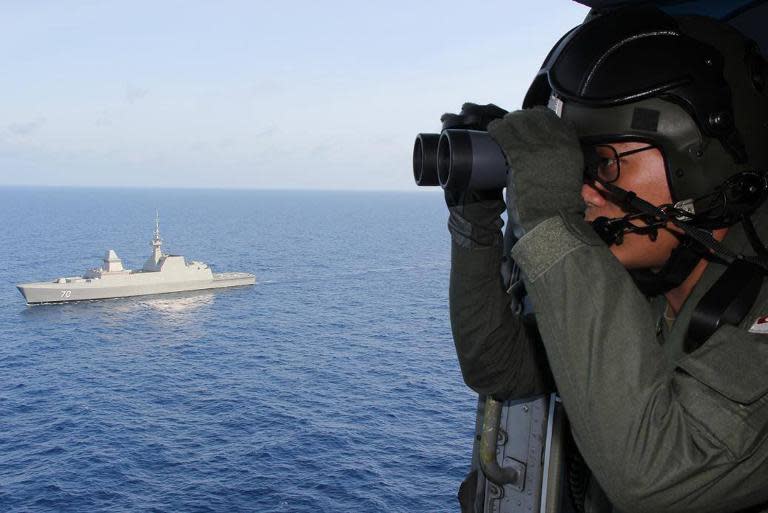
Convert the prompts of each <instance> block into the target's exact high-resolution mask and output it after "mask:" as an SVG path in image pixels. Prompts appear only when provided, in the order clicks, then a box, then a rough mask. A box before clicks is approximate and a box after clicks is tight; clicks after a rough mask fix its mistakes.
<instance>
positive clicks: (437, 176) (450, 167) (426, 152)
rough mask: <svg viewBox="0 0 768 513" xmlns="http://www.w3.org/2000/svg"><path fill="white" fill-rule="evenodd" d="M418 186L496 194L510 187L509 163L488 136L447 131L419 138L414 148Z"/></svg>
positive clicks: (479, 131)
mask: <svg viewBox="0 0 768 513" xmlns="http://www.w3.org/2000/svg"><path fill="white" fill-rule="evenodd" d="M413 178H414V180H415V181H416V185H420V186H433V185H440V186H441V187H442V188H443V189H451V190H467V189H473V190H497V189H503V188H504V187H506V186H507V160H506V158H505V157H504V153H503V152H502V150H501V148H500V147H499V145H498V144H497V143H496V141H494V140H493V138H492V137H491V136H490V135H488V132H484V131H481V130H462V129H447V130H443V132H442V133H440V134H418V135H417V136H416V142H415V143H414V145H413Z"/></svg>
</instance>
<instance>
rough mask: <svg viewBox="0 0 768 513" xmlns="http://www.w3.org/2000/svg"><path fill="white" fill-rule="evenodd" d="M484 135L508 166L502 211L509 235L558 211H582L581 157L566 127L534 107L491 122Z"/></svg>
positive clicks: (571, 131) (576, 140) (575, 139)
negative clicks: (505, 211) (509, 227)
mask: <svg viewBox="0 0 768 513" xmlns="http://www.w3.org/2000/svg"><path fill="white" fill-rule="evenodd" d="M488 133H489V134H490V135H491V137H493V139H494V140H495V141H496V142H497V143H498V144H499V146H501V149H502V150H503V151H504V154H505V155H506V157H507V164H509V169H510V172H509V174H508V177H507V180H508V181H507V209H508V211H509V222H510V223H512V224H513V225H514V227H515V235H517V236H518V237H521V236H522V235H524V234H525V233H527V232H529V231H530V230H532V229H533V228H534V227H535V226H536V225H538V224H539V223H541V222H542V221H544V220H545V219H548V218H550V217H555V216H557V215H558V213H559V212H566V213H577V214H578V213H580V214H582V215H583V213H584V210H585V204H584V200H583V199H582V198H581V186H582V183H583V174H584V155H583V154H582V151H581V145H580V144H579V138H578V136H577V135H576V131H575V130H574V128H573V127H572V126H571V125H569V124H568V123H566V122H565V121H563V120H561V119H560V118H559V117H558V116H557V115H556V114H555V113H554V112H552V111H551V110H549V109H547V108H544V107H535V108H533V109H526V110H518V111H515V112H512V113H510V114H507V115H506V116H504V119H500V120H496V121H492V122H491V123H490V124H489V125H488Z"/></svg>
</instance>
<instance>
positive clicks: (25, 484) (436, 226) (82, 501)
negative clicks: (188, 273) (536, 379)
mask: <svg viewBox="0 0 768 513" xmlns="http://www.w3.org/2000/svg"><path fill="white" fill-rule="evenodd" d="M155 209H158V210H159V212H160V222H161V233H162V235H163V237H164V239H165V241H166V244H165V249H166V250H168V251H169V252H172V253H176V254H182V255H185V256H186V257H187V258H188V259H195V260H203V261H205V262H209V263H211V264H212V266H213V268H214V270H219V271H225V270H229V271H250V272H253V273H255V274H256V275H257V284H256V285H255V286H254V287H247V288H238V289H230V290H221V291H216V292H200V293H186V294H172V295H164V296H155V297H141V298H132V299H119V300H106V301H94V302H84V303H72V304H62V305H43V306H34V307H27V306H25V305H24V301H23V299H22V297H21V295H20V294H19V293H18V291H17V290H16V288H15V286H14V285H15V284H16V283H20V282H26V281H41V280H47V279H54V278H57V277H59V276H73V275H79V274H81V273H82V271H84V270H85V269H87V268H90V267H94V266H97V265H98V264H99V263H100V259H101V258H102V256H103V254H104V251H106V250H107V249H110V248H111V249H115V250H116V251H117V253H118V255H119V256H120V257H122V258H123V261H124V264H125V265H126V266H127V267H130V268H138V267H140V266H141V265H142V264H143V261H144V259H146V257H147V256H148V255H149V252H150V247H149V245H148V242H149V240H150V238H151V235H152V230H153V228H154V226H153V223H154V215H155ZM0 219H2V220H3V229H2V231H0V511H3V512H48V511H50V512H53V511H55V512H100V511H109V512H112V511H152V512H166V511H167V512H187V511H189V512H209V511H210V512H236V511H253V512H313V513H314V512H360V511H366V512H387V513H391V512H444V511H458V504H457V502H456V499H455V495H456V491H457V488H458V484H459V482H460V480H461V479H462V478H463V476H464V474H465V473H466V471H467V469H468V465H469V462H470V457H471V446H472V428H473V423H474V408H475V396H474V394H473V393H472V392H471V391H470V390H469V389H467V388H466V387H465V386H464V385H463V383H462V380H461V375H460V372H459V369H458V364H457V361H456V356H455V354H454V348H453V343H452V341H451V335H450V326H449V321H448V308H447V289H448V272H449V267H450V262H449V261H450V256H449V239H448V235H447V230H446V227H445V221H446V211H445V207H444V206H443V205H442V198H441V197H440V196H439V195H438V194H429V193H424V194H421V193H410V194H409V193H374V192H287V191H215V190H130V189H125V190H120V189H56V188H50V189H48V188H0Z"/></svg>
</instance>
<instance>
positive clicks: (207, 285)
mask: <svg viewBox="0 0 768 513" xmlns="http://www.w3.org/2000/svg"><path fill="white" fill-rule="evenodd" d="M254 283H256V277H255V276H254V275H253V274H250V273H213V279H207V280H191V281H178V282H172V281H159V282H157V283H146V282H145V283H136V284H130V283H127V284H126V283H123V284H108V283H95V282H93V281H91V282H88V281H83V282H78V283H53V282H40V283H23V284H20V285H17V288H18V289H19V292H21V294H22V295H23V296H24V299H25V300H26V302H27V304H30V305H35V304H41V303H69V302H73V301H91V300H95V299H112V298H122V297H135V296H149V295H156V294H169V293H172V292H187V291H194V290H208V289H220V288H229V287H241V286H246V285H253V284H254Z"/></svg>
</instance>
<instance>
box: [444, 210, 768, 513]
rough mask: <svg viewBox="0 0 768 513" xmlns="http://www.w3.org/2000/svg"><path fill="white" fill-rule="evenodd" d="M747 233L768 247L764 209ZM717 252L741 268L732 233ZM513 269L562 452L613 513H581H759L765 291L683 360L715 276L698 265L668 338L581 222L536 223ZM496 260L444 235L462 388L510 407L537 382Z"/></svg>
mask: <svg viewBox="0 0 768 513" xmlns="http://www.w3.org/2000/svg"><path fill="white" fill-rule="evenodd" d="M753 220H754V222H755V225H756V227H757V230H758V232H759V233H760V235H761V238H762V240H764V241H765V240H768V208H766V205H764V206H763V207H762V208H761V209H760V210H759V211H758V212H757V213H756V214H755V216H754V217H753ZM724 242H725V244H726V246H728V247H729V248H731V249H733V250H736V251H739V252H742V253H745V254H754V251H753V250H752V249H751V247H750V245H749V243H748V241H747V239H746V236H745V234H744V231H743V229H742V228H741V226H740V225H737V226H734V227H732V228H731V229H730V231H729V233H728V235H727V237H726V239H725V241H724ZM512 256H513V258H514V259H515V261H516V262H517V263H518V264H519V266H520V267H521V269H522V271H523V278H524V283H525V285H526V288H527V291H528V294H529V297H530V299H531V302H532V304H533V307H534V310H535V312H536V320H537V324H538V329H539V331H540V336H541V341H542V342H543V346H544V348H545V349H546V360H547V361H548V364H549V368H550V369H551V373H552V375H553V376H554V380H555V383H556V385H557V390H558V391H559V393H560V396H561V397H562V400H563V405H564V407H565V410H566V412H567V414H568V417H569V420H570V424H571V430H572V433H573V437H574V440H575V441H576V444H577V446H578V447H579V450H580V452H581V453H582V455H583V457H584V459H585V461H586V462H587V464H588V466H589V467H590V469H591V470H592V473H593V476H594V478H596V480H597V484H599V487H600V488H602V489H603V490H604V491H605V494H606V495H607V497H608V498H609V499H610V501H611V502H612V503H613V507H611V506H610V505H609V504H607V503H606V502H605V500H603V501H602V503H603V505H602V506H601V505H600V502H601V501H599V500H598V499H593V500H592V502H591V503H588V504H587V509H586V511H588V512H589V511H593V512H595V513H603V512H611V511H614V512H622V513H632V512H649V513H650V512H652V513H661V512H670V513H671V512H695V513H707V512H718V513H720V512H731V511H750V512H768V334H754V333H750V332H749V329H750V327H752V325H753V324H754V323H755V321H756V319H758V318H760V317H762V316H765V315H768V285H764V286H763V288H762V290H761V292H760V295H759V297H758V299H757V301H756V302H755V304H754V306H753V307H752V309H751V310H750V312H749V313H748V314H747V315H746V317H745V318H744V320H743V322H742V323H741V325H740V326H738V327H735V326H729V325H725V326H722V327H720V328H719V329H718V330H717V331H716V332H715V333H714V334H713V335H712V336H711V337H710V338H709V340H708V341H707V342H706V343H705V344H704V345H703V346H702V347H701V348H699V349H698V350H696V351H695V352H693V353H691V354H687V355H686V354H685V353H684V351H683V350H682V347H683V342H684V339H685V335H686V329H687V326H688V322H689V320H690V317H691V313H692V311H693V309H694V308H695V306H696V304H697V303H698V300H699V299H700V298H701V297H702V295H703V294H704V293H705V292H706V291H707V290H708V289H709V288H710V286H711V285H712V284H713V283H714V282H715V280H716V279H717V278H718V277H719V276H720V274H722V272H723V271H724V266H722V265H717V264H709V265H708V267H707V270H706V272H705V274H704V276H703V277H702V279H701V280H700V282H699V283H698V284H697V286H696V287H695V288H694V290H693V292H692V294H691V295H690V297H689V298H688V300H687V301H686V303H685V304H684V306H683V308H682V310H681V311H680V312H679V314H678V316H677V319H676V320H675V322H674V323H673V324H672V325H671V327H670V326H668V325H667V323H665V322H664V321H663V317H662V313H663V311H664V306H665V304H666V303H665V300H664V298H663V297H659V298H655V299H653V300H649V299H648V298H646V297H645V296H644V295H643V294H642V293H641V292H640V291H639V290H638V288H637V287H636V286H635V284H634V282H633V281H632V279H631V277H630V275H629V274H628V273H627V271H626V270H625V269H624V267H623V266H622V265H621V263H620V262H619V261H618V260H617V259H616V258H615V257H614V256H613V255H612V253H611V252H610V251H609V249H608V247H607V246H606V245H605V244H604V243H603V242H602V241H601V240H600V239H599V238H598V237H597V236H596V234H595V233H594V232H593V231H592V229H591V228H590V226H589V225H588V224H587V223H586V222H585V221H583V220H582V219H580V218H575V217H574V218H566V217H563V216H559V217H553V218H550V219H547V220H546V221H544V222H542V223H541V224H539V225H538V226H536V227H535V228H534V229H533V230H531V231H530V232H529V233H527V234H526V235H525V236H524V237H523V238H522V239H520V241H519V242H518V243H517V244H516V245H515V247H514V248H513V250H512ZM501 257H502V249H501V245H500V244H499V243H498V238H497V242H496V243H495V244H493V245H477V244H467V243H466V241H463V240H461V238H460V237H457V236H456V235H455V234H454V237H453V243H452V266H451V291H450V307H451V324H452V328H453V336H454V341H455V344H456V350H457V355H458V357H459V363H460V366H461V370H462V374H463V376H464V380H465V381H466V383H467V384H468V385H469V386H470V387H472V388H473V389H474V390H475V391H477V392H478V393H481V394H490V395H494V396H495V397H497V398H501V399H509V398H520V397H525V396H529V395H533V394H537V393H541V392H545V391H547V390H548V380H547V374H548V372H549V371H548V370H547V369H546V368H544V367H543V366H542V365H541V360H542V354H541V353H542V351H541V345H540V343H539V342H538V341H537V337H536V336H535V334H534V333H532V332H531V331H530V330H527V329H526V328H525V326H524V324H523V323H522V322H520V320H519V318H517V317H516V316H515V315H514V314H513V313H512V312H511V311H510V309H509V297H508V296H507V295H506V294H505V292H504V290H503V285H502V283H501V279H500V275H499V266H500V262H501ZM601 495H602V493H600V492H599V490H593V491H592V493H591V496H592V497H598V498H599V496H601ZM588 502H589V498H588ZM756 504H763V506H762V507H761V506H755V505H756ZM747 508H752V509H747Z"/></svg>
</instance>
